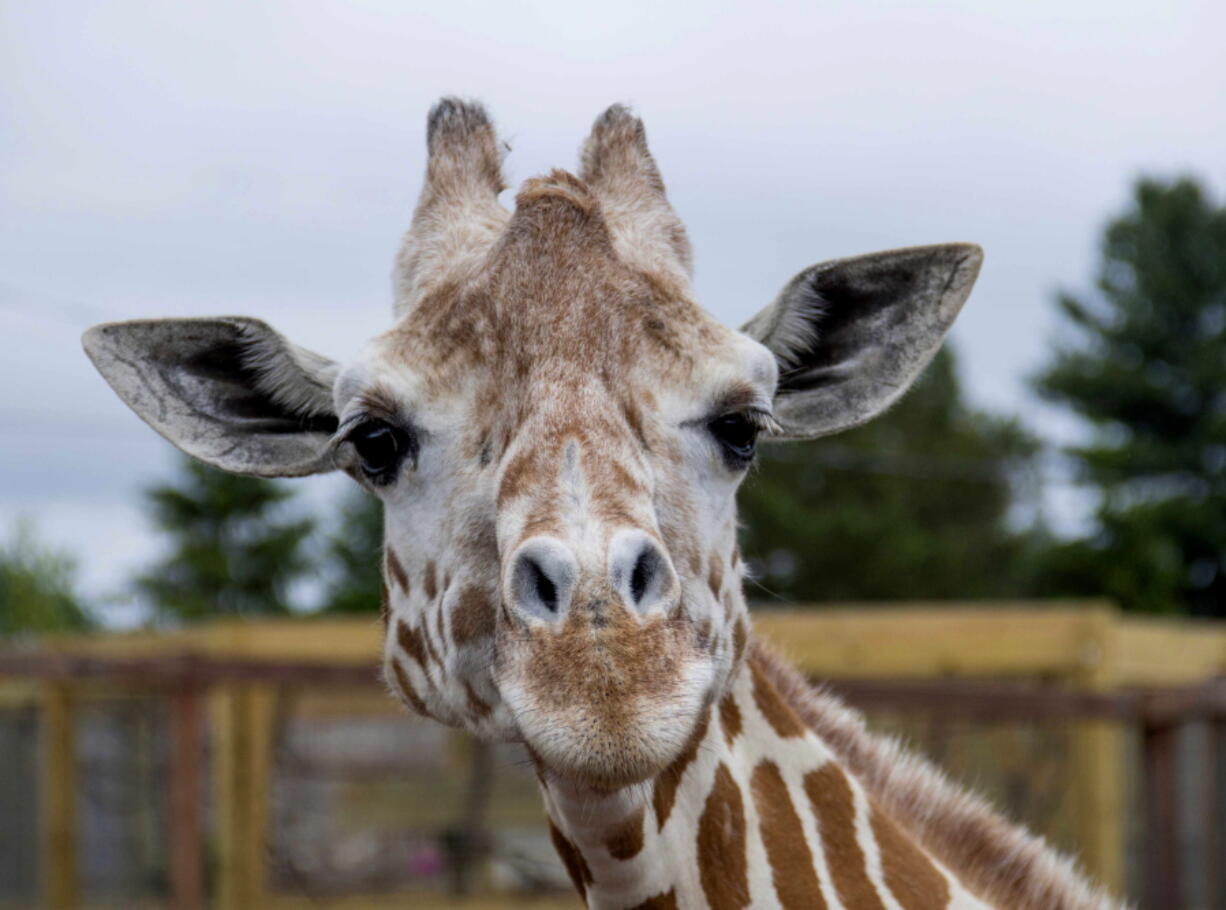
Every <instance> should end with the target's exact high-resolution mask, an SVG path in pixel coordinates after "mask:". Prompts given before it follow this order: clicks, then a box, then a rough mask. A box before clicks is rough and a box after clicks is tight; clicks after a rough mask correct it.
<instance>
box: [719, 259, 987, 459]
mask: <svg viewBox="0 0 1226 910" xmlns="http://www.w3.org/2000/svg"><path fill="white" fill-rule="evenodd" d="M982 261H983V251H982V250H981V249H980V248H979V247H977V246H975V245H974V244H969V243H956V244H944V245H941V246H926V247H912V248H910V249H902V250H890V251H888V252H884V253H871V254H869V255H867V256H856V257H853V258H851V259H837V260H834V261H832V262H823V263H819V264H818V265H814V266H810V267H809V268H807V269H805V270H804V271H803V272H801V273H800V274H799V275H797V276H796V277H795V278H793V279H792V280H791V281H790V282H789V283H788V285H787V286H786V287H785V288H784V289H783V292H782V293H781V294H780V295H779V297H778V298H777V299H776V300H775V302H774V303H772V304H771V305H770V306H769V307H767V308H766V309H765V310H763V311H762V312H761V313H759V314H758V315H757V316H755V317H754V318H753V319H751V320H750V321H749V322H748V323H746V325H745V326H744V327H743V328H742V330H741V331H743V332H745V333H746V334H747V335H749V336H750V337H752V338H754V339H756V340H757V341H760V342H761V343H762V344H764V345H765V346H766V347H767V348H769V349H770V351H771V352H772V353H773V354H774V355H775V360H776V361H777V362H778V364H779V385H778V388H777V390H776V393H775V404H774V411H775V419H776V420H778V422H779V424H780V425H781V426H782V428H783V434H782V436H783V438H790V439H812V438H815V437H818V436H828V435H830V434H831V433H837V432H839V431H840V430H845V429H848V428H850V427H854V426H857V425H859V424H862V423H864V422H865V421H867V420H869V419H871V418H872V417H874V416H875V415H877V414H879V413H880V412H881V411H883V410H885V409H886V408H888V407H889V406H890V405H891V404H892V403H893V402H894V401H896V400H897V399H898V398H899V396H901V395H902V393H903V392H905V391H906V390H907V387H908V386H910V385H911V382H912V381H913V380H914V379H915V378H916V377H917V376H918V375H919V373H920V371H921V370H923V368H924V367H925V366H926V365H927V364H928V361H929V360H931V359H932V356H933V355H934V354H935V353H936V352H937V349H938V348H939V347H940V346H941V341H942V339H943V338H944V337H945V333H946V332H947V331H948V330H949V327H950V326H951V325H952V324H953V321H954V317H955V316H957V315H958V311H959V310H960V309H961V308H962V304H963V303H964V302H965V301H966V298H967V296H968V295H969V294H970V292H971V286H972V285H973V284H974V283H975V277H976V276H977V275H978V274H979V266H980V264H981V263H982Z"/></svg>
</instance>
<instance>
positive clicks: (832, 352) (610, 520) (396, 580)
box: [83, 99, 981, 788]
mask: <svg viewBox="0 0 1226 910" xmlns="http://www.w3.org/2000/svg"><path fill="white" fill-rule="evenodd" d="M427 146H428V150H429V156H428V163H427V168H426V180H425V185H424V187H423V190H422V195H421V198H420V200H419V202H418V205H417V209H416V211H415V212H414V216H413V222H412V225H411V227H410V229H409V231H408V233H407V234H406V235H405V238H404V242H403V245H402V247H401V250H400V253H399V255H398V257H397V262H396V268H395V272H394V289H395V293H396V315H397V319H396V321H395V323H394V325H393V327H392V328H391V329H390V330H389V331H387V332H386V333H384V334H383V335H381V336H379V337H377V338H375V339H374V340H373V341H372V342H371V343H370V344H369V345H368V347H367V349H366V351H365V352H364V353H363V354H362V355H361V356H360V357H359V358H358V359H357V360H356V361H355V362H353V363H352V364H350V365H349V366H348V367H346V368H345V369H343V370H342V369H340V368H339V367H338V366H337V365H335V364H334V363H332V362H331V361H329V360H328V359H327V358H324V357H321V356H320V355H318V354H314V353H312V352H309V351H306V350H304V349H302V348H299V347H297V346H295V345H293V344H291V343H290V342H289V341H287V340H286V339H285V338H283V337H281V336H280V335H278V334H277V333H276V332H275V331H273V330H272V329H271V328H270V327H269V326H267V325H265V324H264V323H262V322H260V321H258V320H255V319H249V318H243V317H220V318H214V319H152V320H137V321H131V322H119V323H109V324H104V325H100V326H95V327H94V328H92V329H90V330H89V331H88V332H87V333H86V335H85V337H84V339H83V340H84V345H85V349H86V351H87V352H88V353H89V355H90V357H91V358H92V359H93V361H94V363H95V365H96V366H97V367H98V369H99V370H100V371H101V372H102V374H103V375H104V376H105V377H106V379H107V381H108V382H110V384H111V386H112V387H113V388H114V389H115V391H116V392H117V393H118V394H119V395H120V397H121V398H123V399H124V401H126V402H127V403H128V404H129V405H130V406H131V407H132V408H133V409H134V410H135V411H136V412H137V413H138V414H140V415H141V417H142V418H143V419H144V420H145V421H146V422H147V423H149V424H150V425H151V426H152V427H153V428H154V429H156V430H157V431H158V432H160V433H162V434H163V435H164V436H166V438H168V439H169V440H171V441H172V442H174V443H175V444H176V445H177V446H179V447H180V448H181V449H182V450H183V451H185V452H187V453H188V454H190V455H193V456H194V457H196V458H198V459H200V460H202V461H204V462H206V463H208V464H211V465H214V466H216V467H219V468H222V469H224V470H229V471H234V472H237V473H240V474H251V475H257V476H264V477H286V476H300V475H303V474H312V473H318V472H322V471H328V470H333V469H336V468H341V469H343V470H345V471H347V472H348V473H349V474H350V475H352V476H353V477H354V478H356V479H357V480H358V481H359V482H360V483H362V484H363V485H365V486H366V487H367V488H368V489H369V490H370V491H371V492H372V493H374V494H375V495H377V496H378V497H379V498H380V499H381V500H382V501H383V503H384V507H385V514H386V528H387V546H386V548H385V552H384V559H383V562H384V574H385V578H386V603H385V610H384V615H385V618H386V620H387V635H386V644H385V654H384V657H385V660H384V664H385V668H386V673H387V678H388V681H389V684H390V686H391V687H392V688H393V689H394V690H395V691H396V692H398V693H399V694H400V696H401V698H402V699H403V700H404V701H405V702H406V703H407V704H408V705H410V706H411V707H412V708H413V709H414V710H416V711H418V712H420V713H422V714H426V715H428V716H431V717H435V718H437V719H439V720H441V721H443V722H445V723H450V724H456V725H465V726H467V727H469V728H470V729H472V730H473V731H475V732H477V733H478V734H480V735H483V736H487V737H498V738H509V739H522V740H524V741H526V742H527V744H528V746H529V747H530V748H531V750H532V751H533V753H534V755H535V757H536V759H537V760H538V762H539V764H540V766H541V768H542V770H543V772H544V773H546V774H552V775H555V776H559V777H561V778H566V779H569V780H574V781H578V782H581V783H586V784H590V785H593V786H595V787H599V788H613V787H617V786H620V785H623V784H626V783H632V782H635V781H639V780H643V779H645V778H648V777H650V776H652V775H653V774H655V773H656V772H658V771H660V770H661V769H662V768H664V767H665V766H666V765H668V764H669V762H670V761H671V760H672V759H673V758H674V757H676V756H677V755H678V754H680V753H681V752H682V750H683V749H684V748H686V747H687V746H690V745H692V743H691V742H690V740H691V734H692V733H693V731H694V729H695V726H696V724H695V722H696V719H697V718H698V717H699V716H700V715H701V714H702V712H703V710H704V708H705V707H706V706H708V705H709V704H710V703H711V702H712V701H713V700H714V699H716V698H718V697H719V696H720V695H721V693H722V692H723V690H724V689H725V687H726V686H727V683H728V679H729V676H730V673H732V671H733V669H734V668H735V667H736V665H737V663H738V661H739V660H740V659H741V657H742V655H743V653H744V649H745V645H746V638H747V625H746V619H745V615H744V614H745V607H744V601H743V598H742V595H741V591H740V574H741V573H740V568H741V567H740V565H739V560H738V557H737V554H736V541H735V535H736V526H735V511H734V495H735V491H736V487H737V485H738V484H739V482H740V480H741V478H742V477H743V476H744V473H745V471H746V469H747V467H748V464H749V462H750V460H751V459H752V454H753V444H754V442H755V439H756V436H757V434H758V432H759V431H761V430H769V431H770V432H771V433H772V434H774V435H776V436H779V437H783V438H789V437H790V438H812V437H816V436H823V435H828V434H830V433H835V432H838V431H839V430H841V429H844V428H846V427H849V426H854V425H856V424H858V423H862V422H864V421H865V420H868V419H870V418H871V417H872V416H873V415H874V414H875V413H877V412H879V411H880V410H882V409H883V408H885V407H887V406H888V405H889V404H890V403H891V402H892V401H894V400H895V399H896V398H897V397H898V396H899V395H901V394H902V392H903V391H904V390H905V389H906V388H907V386H908V385H909V384H910V382H911V381H912V380H913V379H914V378H915V376H916V375H917V374H918V373H919V371H920V370H921V369H922V368H923V366H924V364H925V363H927V361H928V359H929V358H930V357H931V356H932V354H933V353H934V352H935V351H936V349H937V347H938V346H939V344H940V341H941V338H942V337H943V335H944V333H945V332H946V331H947V330H948V328H949V326H950V324H951V323H952V322H953V319H954V317H955V316H956V315H957V313H958V310H959V309H960V307H961V305H962V303H963V301H964V300H965V299H966V296H967V294H968V293H969V292H970V288H971V285H972V283H973V281H974V279H975V275H976V274H977V272H978V268H979V263H980V261H981V254H980V251H979V250H978V248H977V247H973V246H971V245H968V244H949V245H945V246H934V247H917V248H912V249H907V250H895V251H890V252H886V253H879V254H873V255H869V256H862V257H856V258H853V259H845V260H838V261H834V262H827V263H819V264H817V265H814V266H811V267H810V268H808V269H806V270H804V271H802V272H801V273H799V274H798V275H797V276H796V277H795V278H793V279H792V281H791V282H790V283H789V284H788V285H787V286H786V287H785V288H784V290H783V292H782V293H781V294H780V295H779V297H778V298H777V299H776V301H775V302H774V303H773V304H772V305H770V306H769V307H767V308H766V309H765V310H763V311H761V312H760V313H759V314H758V315H757V316H755V317H754V318H753V319H752V320H750V322H749V323H747V324H746V326H745V329H744V334H742V333H740V332H734V331H732V330H730V329H727V328H724V327H723V326H721V325H719V324H717V323H716V322H715V321H714V320H712V319H711V318H710V317H709V316H707V314H705V313H704V312H703V311H702V310H701V308H699V307H698V306H697V304H696V303H694V302H693V293H692V289H691V286H690V251H689V243H688V241H687V239H686V235H685V231H684V228H683V227H682V226H681V222H680V220H679V219H678V218H677V216H676V214H675V213H674V212H673V210H672V208H671V206H670V205H669V203H668V201H667V199H666V197H665V193H664V184H663V182H662V180H661V179H660V175H659V172H658V170H657V169H656V165H655V161H654V160H653V158H652V157H651V154H650V153H649V151H648V149H647V144H646V138H645V134H644V130H643V125H642V123H641V122H640V121H639V120H638V119H637V118H635V117H633V116H632V115H631V114H630V113H629V112H628V111H626V110H625V109H624V108H622V107H619V106H614V107H612V108H610V109H609V110H608V111H606V112H605V113H604V114H603V115H602V116H601V117H600V118H598V119H597V121H596V124H595V126H594V127H593V130H592V133H591V135H590V136H589V138H588V140H587V142H586V143H585V145H584V148H583V152H582V156H581V159H582V160H581V168H580V175H579V176H578V177H575V176H571V175H570V174H568V173H566V172H563V171H555V172H554V173H553V174H551V175H550V176H548V177H546V178H541V179H536V180H530V181H528V182H527V183H526V184H525V185H524V187H523V188H522V189H521V191H520V192H519V194H518V195H517V197H516V200H515V203H516V204H515V209H514V213H513V214H512V213H511V212H508V211H507V210H506V209H505V208H503V206H502V205H501V204H500V203H499V201H498V194H499V193H500V192H501V190H502V189H503V188H504V186H503V183H502V177H501V170H500V151H499V148H500V147H499V143H498V142H497V139H496V137H495V135H494V131H493V127H492V125H491V124H490V121H489V119H488V117H487V116H486V115H485V112H484V111H483V110H482V109H481V108H480V107H479V106H477V105H472V104H464V103H461V102H457V101H455V100H452V99H444V100H443V101H442V102H440V103H439V104H438V105H436V107H435V108H434V109H433V110H432V111H431V114H430V118H429V122H428V133H427Z"/></svg>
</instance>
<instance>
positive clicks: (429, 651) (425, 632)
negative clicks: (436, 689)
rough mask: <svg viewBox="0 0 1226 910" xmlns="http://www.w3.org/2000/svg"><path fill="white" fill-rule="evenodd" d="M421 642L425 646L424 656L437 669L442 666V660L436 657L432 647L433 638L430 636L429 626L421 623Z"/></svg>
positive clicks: (436, 653) (426, 623)
mask: <svg viewBox="0 0 1226 910" xmlns="http://www.w3.org/2000/svg"><path fill="white" fill-rule="evenodd" d="M421 640H422V643H423V644H425V646H426V656H427V657H429V658H430V660H431V661H433V662H434V664H435V665H436V666H438V667H442V666H443V661H442V659H441V658H440V657H439V656H438V651H437V650H436V649H435V647H434V636H433V635H431V634H430V625H429V623H428V622H423V623H422V627H421Z"/></svg>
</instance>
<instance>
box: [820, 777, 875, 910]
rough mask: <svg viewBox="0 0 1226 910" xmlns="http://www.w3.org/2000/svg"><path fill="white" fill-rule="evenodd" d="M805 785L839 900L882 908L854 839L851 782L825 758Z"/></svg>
mask: <svg viewBox="0 0 1226 910" xmlns="http://www.w3.org/2000/svg"><path fill="white" fill-rule="evenodd" d="M804 787H805V793H806V794H807V795H808V797H809V803H810V804H811V805H812V806H813V813H814V815H816V816H817V828H818V830H819V831H820V832H821V835H822V847H823V849H824V850H825V851H826V865H827V867H829V869H830V877H831V879H833V880H834V889H835V891H837V892H838V894H839V900H841V901H842V902H843V903H844V904H846V905H847V906H848V907H856V908H857V910H860V908H862V910H885V905H884V904H882V903H881V898H880V897H879V896H878V895H877V889H876V888H875V887H873V883H872V882H871V881H869V877H868V867H867V864H866V862H865V859H864V851H863V850H861V849H860V843H859V841H857V840H856V804H855V801H854V799H853V797H852V792H851V784H849V783H848V782H847V778H846V777H845V776H844V774H843V772H842V771H840V770H839V768H838V766H836V765H835V764H834V763H833V762H828V763H827V764H825V765H822V767H820V768H818V769H817V770H816V771H810V772H809V773H808V774H806V775H805V779H804Z"/></svg>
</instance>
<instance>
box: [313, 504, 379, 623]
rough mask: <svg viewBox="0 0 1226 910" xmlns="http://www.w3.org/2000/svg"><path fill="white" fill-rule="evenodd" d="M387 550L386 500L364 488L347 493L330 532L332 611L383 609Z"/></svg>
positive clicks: (328, 596)
mask: <svg viewBox="0 0 1226 910" xmlns="http://www.w3.org/2000/svg"><path fill="white" fill-rule="evenodd" d="M382 550H383V504H382V503H381V502H380V501H379V500H378V499H376V498H375V497H374V496H371V495H370V494H369V493H366V492H365V491H362V490H356V491H352V492H350V493H349V494H347V496H346V499H345V500H344V502H343V503H342V505H341V515H340V521H339V523H338V526H337V528H336V530H335V531H333V532H332V534H330V535H329V539H328V544H327V550H326V557H325V558H326V562H327V566H328V572H329V575H330V578H329V579H328V584H327V590H326V593H325V595H324V604H323V609H324V610H325V611H326V612H329V613H366V612H372V611H374V610H378V609H379V603H380V598H381V597H382V575H381V574H380V569H379V558H380V555H381V553H382Z"/></svg>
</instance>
